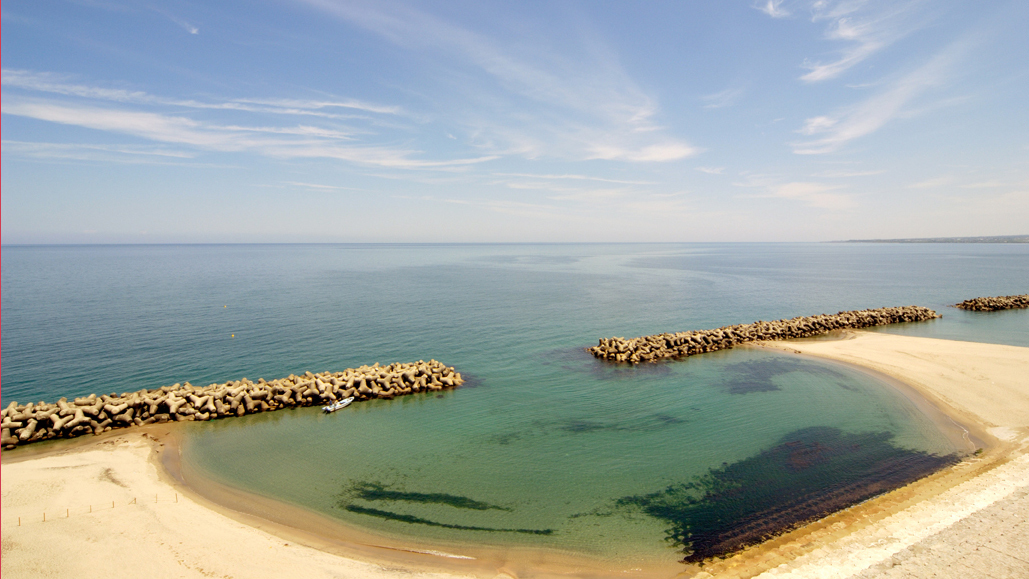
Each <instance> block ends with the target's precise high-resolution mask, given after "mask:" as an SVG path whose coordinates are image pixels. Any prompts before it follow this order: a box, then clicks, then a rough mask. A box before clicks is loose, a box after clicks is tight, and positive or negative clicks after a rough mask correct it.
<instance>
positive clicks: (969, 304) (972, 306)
mask: <svg viewBox="0 0 1029 579" xmlns="http://www.w3.org/2000/svg"><path fill="white" fill-rule="evenodd" d="M954 307H955V308H961V309H963V310H972V311H973V312H995V311H997V310H1014V309H1018V308H1029V294H1023V295H1020V296H997V297H992V298H973V299H970V300H965V301H963V302H961V303H960V304H954Z"/></svg>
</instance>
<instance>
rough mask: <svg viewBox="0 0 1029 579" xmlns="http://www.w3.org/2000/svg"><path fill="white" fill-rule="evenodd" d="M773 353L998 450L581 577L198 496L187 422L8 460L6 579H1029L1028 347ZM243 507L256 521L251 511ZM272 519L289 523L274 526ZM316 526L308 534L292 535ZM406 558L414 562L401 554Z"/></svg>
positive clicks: (213, 486) (564, 564)
mask: <svg viewBox="0 0 1029 579" xmlns="http://www.w3.org/2000/svg"><path fill="white" fill-rule="evenodd" d="M769 346H770V347H777V348H782V349H786V350H787V351H793V352H797V353H802V354H804V355H812V356H820V357H825V358H828V359H832V360H836V361H839V362H844V363H848V364H854V365H858V366H861V367H863V368H867V369H870V370H871V371H875V372H879V373H882V374H884V375H886V376H890V377H892V378H894V379H896V380H900V381H902V382H903V383H904V384H906V385H907V386H908V387H910V388H911V389H913V390H915V391H917V393H918V394H920V395H921V396H924V397H925V400H927V401H928V402H929V403H931V404H933V405H935V406H937V407H938V408H939V409H940V410H942V411H943V412H945V413H946V414H947V415H948V416H951V417H953V418H954V419H955V420H956V421H958V422H960V423H961V424H963V425H965V426H967V427H968V428H969V430H970V431H971V432H970V435H971V439H970V440H973V441H975V442H974V444H977V445H979V444H984V445H985V447H986V448H985V451H984V452H983V453H982V454H981V455H979V456H973V457H971V458H969V459H968V460H965V461H963V462H962V463H960V464H959V465H957V466H955V467H952V468H948V469H945V470H944V471H941V472H938V473H936V474H934V475H932V476H930V477H927V478H925V479H922V480H920V481H918V482H916V483H913V484H911V485H908V486H906V487H904V488H901V489H898V490H896V491H893V492H891V493H888V494H886V495H883V496H881V497H878V498H876V499H873V500H870V501H867V502H865V503H862V504H860V505H857V506H855V507H852V508H850V509H847V510H845V511H842V512H840V513H837V514H834V515H832V516H830V517H827V518H826V519H823V520H820V521H818V522H816V523H813V524H811V525H808V526H806V527H803V528H802V529H798V530H796V531H794V532H791V533H788V534H786V535H783V536H780V537H777V538H774V539H772V540H770V541H767V542H766V543H764V544H762V545H759V546H757V547H754V548H751V549H748V550H747V551H744V552H743V553H740V554H738V555H735V556H733V557H730V558H727V559H724V560H718V561H714V562H710V563H708V564H706V565H705V566H703V567H699V566H688V567H687V566H683V565H678V564H675V565H669V566H668V567H667V568H661V569H657V568H650V569H647V570H642V569H641V570H636V569H634V568H633V567H631V566H611V567H606V566H604V565H597V566H581V565H578V564H577V563H576V558H575V557H571V556H568V557H565V556H563V555H562V554H561V553H547V552H539V551H537V552H521V553H514V554H512V557H511V559H510V560H505V559H503V558H499V557H498V556H497V555H496V554H495V553H493V554H491V553H489V552H488V551H486V550H476V549H474V548H460V547H457V548H454V549H452V550H450V549H448V548H433V547H432V546H421V545H395V544H387V543H383V542H382V541H380V539H381V538H376V537H373V536H370V535H362V534H360V533H355V532H354V531H353V530H352V529H345V528H343V527H342V526H341V525H339V524H338V523H336V522H334V521H331V520H329V519H328V518H326V517H311V516H310V515H311V514H310V513H307V512H306V511H303V510H302V509H300V508H299V507H296V508H294V507H290V506H288V505H287V506H285V507H283V506H282V505H279V504H278V503H275V502H274V501H270V500H268V501H262V500H259V498H254V499H255V500H252V501H251V500H248V501H242V503H245V504H241V502H233V501H231V500H230V497H231V495H233V494H234V491H226V490H225V489H221V491H219V488H218V485H217V483H214V482H213V481H208V482H207V483H205V484H199V483H198V482H197V480H195V475H194V474H192V473H190V471H189V468H188V465H187V466H186V467H185V468H184V467H183V465H180V464H178V451H177V445H176V437H175V434H176V430H177V429H176V427H175V425H160V426H158V425H155V426H152V427H145V428H141V429H133V430H127V431H117V432H112V433H108V434H106V435H104V436H101V437H97V438H93V439H92V440H83V441H74V442H65V443H58V444H51V445H46V444H41V445H40V448H38V449H31V448H30V449H18V450H17V451H15V452H10V453H8V452H5V453H3V457H2V478H3V491H2V495H3V505H2V513H3V541H2V543H3V567H4V572H5V574H8V573H9V574H10V576H12V577H30V576H31V577H36V576H47V575H57V574H61V575H70V576H76V577H101V576H103V577H122V576H124V577H130V576H132V577H135V576H138V575H139V574H141V573H144V572H145V573H146V574H147V575H153V576H156V577H164V576H168V577H171V576H174V577H211V576H222V577H244V576H245V577H258V578H261V577H273V576H274V577H280V576H295V575H303V576H309V577H321V576H325V577H339V576H345V577H359V578H364V577H399V576H404V577H412V576H420V577H448V576H449V577H452V576H474V577H494V576H497V575H501V576H510V577H528V576H536V577H549V576H554V577H557V576H562V577H569V576H598V575H606V576H612V575H618V576H630V577H632V576H650V575H655V576H674V575H676V574H680V575H682V576H696V577H712V576H713V577H752V576H756V575H761V574H762V573H763V574H764V575H765V576H769V577H770V576H772V575H775V576H779V575H783V576H791V577H851V576H859V577H877V576H884V577H886V576H888V577H930V576H933V575H934V574H937V575H941V576H949V575H954V576H968V575H969V574H977V575H981V576H996V577H1004V576H1029V554H1027V552H1026V548H1025V547H1023V546H1022V545H1029V526H1027V524H1026V523H1025V521H1026V516H1025V514H1026V511H1029V508H1027V498H1026V497H1027V495H1029V454H1027V453H1026V449H1027V444H1029V381H1027V380H1026V378H1025V376H1029V348H1016V347H1010V346H997V345H992V344H973V343H967V342H950V341H944V340H930V339H925V338H911V337H906V336H892V335H889V334H880V333H875V332H848V333H847V334H846V336H845V338H844V339H841V340H835V341H826V340H798V341H793V342H783V343H771V344H770V345H769ZM186 483H189V484H186ZM190 485H193V486H195V487H197V488H196V490H200V491H202V492H201V493H198V492H195V490H194V489H192V488H190ZM200 487H203V488H200ZM252 498H253V497H252ZM112 505H113V506H112ZM243 507H246V508H247V511H248V512H246V513H244V512H242V511H239V510H235V509H237V508H243ZM273 512H276V513H277V516H276V517H275V518H277V519H278V520H277V521H272V520H269V519H268V518H265V517H266V516H271V513H273ZM44 513H45V514H46V521H45V522H44V521H43V514H44ZM283 513H286V514H285V515H283ZM19 517H20V525H19ZM301 518H303V519H305V520H304V522H303V524H302V525H297V526H292V525H290V524H289V523H290V521H291V520H293V521H296V520H298V519H301ZM299 527H302V528H299ZM341 537H345V539H342V538H341ZM404 547H410V549H409V550H407V551H403V550H398V549H402V548H404ZM417 551H435V552H417ZM962 553H963V554H964V555H961V554H962ZM980 555H981V556H980ZM977 556H978V558H976V557H977ZM462 557H471V558H462ZM590 567H592V568H590ZM958 571H962V572H961V573H958Z"/></svg>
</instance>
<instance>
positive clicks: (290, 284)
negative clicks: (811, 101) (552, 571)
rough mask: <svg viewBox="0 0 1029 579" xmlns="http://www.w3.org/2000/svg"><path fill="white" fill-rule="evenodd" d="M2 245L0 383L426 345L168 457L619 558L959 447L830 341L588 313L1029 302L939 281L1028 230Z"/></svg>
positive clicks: (1026, 248)
mask: <svg viewBox="0 0 1029 579" xmlns="http://www.w3.org/2000/svg"><path fill="white" fill-rule="evenodd" d="M2 268H3V271H2V274H3V293H2V299H3V303H2V311H3V360H2V361H3V390H2V397H3V404H5V405H6V404H7V403H9V402H10V401H12V400H18V401H20V402H27V401H29V400H33V401H35V400H53V399H55V398H57V397H60V396H69V397H71V396H78V395H84V394H88V393H91V392H97V393H105V392H123V391H132V390H137V389H140V388H155V387H158V386H162V385H166V384H171V383H175V382H185V381H190V382H192V383H193V384H208V383H212V382H224V381H226V380H232V379H239V378H242V377H244V376H245V377H248V378H250V379H253V380H256V379H257V378H259V377H265V378H269V379H270V378H276V377H283V376H286V375H289V374H290V373H302V372H304V371H307V370H311V371H315V372H318V371H324V370H342V369H344V368H347V367H354V366H359V365H362V364H370V363H373V362H380V363H389V362H393V361H414V360H419V359H425V360H428V359H430V358H435V359H437V360H440V361H443V362H445V363H446V364H448V365H453V366H456V367H457V369H458V370H459V371H460V372H462V374H463V375H465V376H466V377H467V378H469V383H468V385H467V386H466V387H462V388H459V389H457V390H455V391H452V392H448V393H445V394H443V395H441V396H436V395H417V396H411V397H406V398H401V399H396V400H392V401H376V402H370V403H363V404H359V405H355V406H354V407H352V408H351V409H348V410H346V411H344V412H341V413H338V414H335V415H331V416H323V415H321V414H319V413H318V411H317V409H313V408H309V409H300V410H293V411H280V412H276V413H272V414H267V415H256V416H250V417H244V418H241V419H234V420H225V421H217V422H211V423H191V424H189V425H187V428H186V430H187V431H188V438H189V440H188V443H187V444H186V445H185V448H184V458H185V459H186V460H187V461H189V462H190V463H192V464H194V465H195V466H196V467H197V468H199V469H201V470H202V471H204V472H206V473H208V474H209V476H211V477H213V478H215V479H217V480H220V481H223V482H225V483H227V484H229V485H233V486H237V487H240V488H244V489H247V490H249V491H252V492H255V493H259V494H262V495H266V496H269V497H276V498H279V499H283V500H285V501H288V502H290V503H293V504H296V505H299V506H302V507H305V508H309V509H313V510H316V511H320V512H323V513H326V514H328V515H330V516H332V517H336V518H338V519H341V520H343V521H345V522H346V523H347V524H350V525H355V526H359V527H362V528H365V529H368V530H370V531H372V532H375V533H381V534H384V535H389V536H393V537H398V536H399V537H404V536H409V537H414V538H417V539H419V540H422V541H429V542H433V541H435V542H438V543H440V544H459V543H475V544H486V545H495V546H497V547H498V548H504V547H505V546H507V545H529V546H535V547H541V548H553V549H561V550H564V551H569V552H573V553H580V554H588V555H590V556H593V557H606V558H611V559H618V560H626V561H628V560H632V559H633V558H638V557H651V558H654V559H658V558H662V557H664V558H682V557H683V556H692V557H696V558H699V557H702V556H706V555H711V554H717V553H719V552H722V551H724V550H726V549H731V548H733V547H734V546H738V545H740V544H745V543H747V542H748V541H750V540H752V537H750V538H748V535H747V533H748V532H749V533H751V534H753V535H754V536H760V534H761V533H763V532H766V531H774V530H775V529H776V525H779V526H780V527H781V526H789V525H790V524H792V523H793V522H796V521H798V520H804V519H805V518H810V517H812V516H817V515H818V514H819V513H821V512H823V511H824V510H832V509H834V508H839V507H840V506H843V505H846V504H852V503H853V502H855V501H858V500H862V499H863V498H867V496H870V495H869V493H871V492H872V491H871V490H869V489H870V488H871V486H870V484H869V483H870V481H882V480H887V481H891V482H893V483H895V484H901V483H902V482H904V481H906V480H910V479H911V478H913V477H917V476H920V475H922V474H925V473H926V472H930V471H931V470H933V469H935V468H939V467H940V466H942V465H944V464H947V463H948V462H949V461H952V460H954V458H955V457H956V456H958V455H959V454H960V453H961V452H965V451H967V449H966V448H960V447H959V445H956V444H955V443H954V442H953V441H952V439H951V438H949V437H948V436H945V435H944V433H941V432H940V429H939V428H938V426H937V424H936V423H934V422H933V421H931V420H930V419H929V418H928V417H926V416H925V415H924V414H923V413H922V412H921V411H919V410H918V408H917V407H915V406H914V405H913V404H912V403H911V402H910V401H909V400H908V399H906V398H905V397H904V396H903V395H901V394H900V393H898V392H896V391H895V390H893V389H892V388H890V387H888V386H886V385H884V384H882V383H880V382H878V381H876V380H874V379H871V378H869V377H867V376H866V375H864V374H860V373H857V372H854V371H851V370H849V369H846V368H842V367H839V366H835V365H831V364H828V363H820V362H813V361H808V360H799V359H796V358H793V357H789V356H785V355H779V354H773V353H768V352H761V351H753V350H749V349H738V350H733V351H727V352H720V353H715V354H710V355H705V356H700V357H695V358H691V359H689V360H686V361H681V362H672V363H663V364H653V365H647V366H641V367H636V368H630V367H624V366H615V365H610V364H606V363H601V362H598V361H595V360H593V359H592V358H590V357H589V356H587V355H586V354H585V353H584V352H583V348H584V347H586V346H590V345H593V344H595V343H596V340H597V338H599V337H609V336H624V337H631V336H637V335H643V334H652V333H659V332H664V331H679V330H688V329H702V328H713V327H718V326H723V325H728V324H736V323H746V322H752V321H756V320H759V319H763V320H773V319H779V318H785V317H793V316H798V315H811V314H817V313H834V312H837V311H840V310H850V309H864V308H874V307H882V306H897V305H912V304H914V305H922V306H928V307H931V308H934V309H936V310H937V311H939V312H941V313H943V315H944V317H943V318H942V319H940V320H936V321H932V322H924V323H918V324H908V325H904V326H897V327H890V328H884V329H882V330H880V331H886V332H896V333H903V334H911V335H920V336H930V337H937V338H948V339H958V340H972V341H983V342H994V343H1004V344H1013V345H1020V346H1029V311H1025V310H1021V311H1011V312H1001V313H992V314H981V313H969V312H964V311H961V310H957V309H954V308H950V307H947V306H948V305H949V304H953V303H956V302H958V301H961V300H963V299H966V298H971V297H976V296H983V295H1005V294H1015V293H1026V292H1027V291H1029V245H976V244H967V245H965V244H939V245H932V244H925V245H893V244H613V245H600V244H585V245H563V244H562V245H267V246H262V245H225V246H194V245H185V246H74V247H70V246H61V247H41V246H40V247H37V246H32V247H19V246H13V247H4V248H3V261H2ZM741 529H743V530H741ZM747 529H749V531H748V530H747ZM691 553H692V555H691Z"/></svg>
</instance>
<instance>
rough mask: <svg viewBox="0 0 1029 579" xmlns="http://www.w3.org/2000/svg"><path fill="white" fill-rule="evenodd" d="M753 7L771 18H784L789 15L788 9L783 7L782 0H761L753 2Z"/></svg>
mask: <svg viewBox="0 0 1029 579" xmlns="http://www.w3.org/2000/svg"><path fill="white" fill-rule="evenodd" d="M754 8H757V9H758V10H760V11H762V12H764V13H765V14H767V15H769V16H771V17H772V18H785V17H787V16H789V15H790V13H789V11H787V10H786V9H785V8H783V0H763V1H761V2H757V3H755V4H754Z"/></svg>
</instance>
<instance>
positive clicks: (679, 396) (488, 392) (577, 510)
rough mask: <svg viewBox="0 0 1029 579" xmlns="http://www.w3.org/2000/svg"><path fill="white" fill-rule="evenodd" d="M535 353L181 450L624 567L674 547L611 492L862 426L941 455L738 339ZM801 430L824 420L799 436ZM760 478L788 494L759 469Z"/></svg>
mask: <svg viewBox="0 0 1029 579" xmlns="http://www.w3.org/2000/svg"><path fill="white" fill-rule="evenodd" d="M537 364H538V366H537V367H536V370H535V371H534V372H532V373H531V374H529V375H525V376H523V377H522V378H520V379H518V378H515V377H514V376H511V377H509V378H506V379H502V380H494V379H490V380H489V381H488V384H481V385H480V386H479V387H472V388H459V389H457V390H455V391H452V392H448V393H445V394H442V395H417V396H412V397H406V398H400V399H396V400H392V401H375V402H369V403H364V404H358V405H356V406H354V407H352V408H351V409H347V410H346V411H343V412H339V413H337V414H334V415H322V414H319V413H318V412H317V410H316V409H303V410H294V411H285V412H277V413H273V414H268V415H257V416H253V417H245V418H243V419H241V420H233V421H221V422H211V423H203V424H196V425H192V429H191V436H190V442H189V444H188V445H187V447H186V449H185V455H184V456H185V457H186V459H187V460H189V461H191V462H192V463H194V464H195V465H197V466H199V467H200V468H201V469H203V470H206V471H208V472H209V473H211V474H212V475H213V476H215V477H216V478H217V479H219V480H221V481H223V482H227V483H229V484H231V485H237V486H241V487H243V488H247V489H249V490H252V491H255V492H257V493H260V494H263V495H267V496H271V497H281V498H286V499H287V500H289V501H290V502H293V503H295V504H298V505H301V506H304V507H307V508H311V509H314V510H318V511H321V512H324V513H327V514H329V515H331V516H334V517H338V518H339V519H342V520H344V521H346V522H348V523H351V524H354V525H358V526H361V527H365V528H368V529H371V530H375V531H378V532H381V533H385V534H387V535H410V536H416V537H419V538H421V539H428V540H430V542H431V541H440V542H442V543H452V542H457V543H461V542H469V543H480V544H481V543H486V544H493V545H510V544H530V545H537V546H546V547H551V548H559V549H567V550H572V551H575V552H580V553H588V554H591V555H594V556H597V555H599V556H603V557H610V558H614V559H624V560H632V559H634V558H639V557H646V558H655V559H657V558H661V557H669V558H671V557H676V556H679V555H677V551H678V550H680V549H682V547H683V544H682V542H681V541H671V542H669V541H667V540H666V536H667V534H668V533H669V532H671V531H673V529H674V527H675V523H673V522H670V521H668V520H667V519H662V518H658V517H654V516H650V515H648V514H646V513H645V512H640V511H634V510H632V509H617V508H615V507H616V504H617V501H618V500H619V499H622V498H624V497H631V496H634V495H640V494H646V493H652V492H655V491H660V490H661V489H664V488H665V487H668V486H670V485H681V484H684V483H689V482H691V481H694V480H695V479H696V478H697V477H702V476H704V475H707V474H709V471H710V470H711V469H718V468H721V467H722V466H723V463H728V464H732V463H737V462H741V461H746V460H748V459H753V457H755V456H757V455H759V454H760V453H762V452H763V451H767V450H768V449H769V448H771V447H774V446H776V445H777V444H782V443H783V442H790V441H792V440H793V439H792V438H791V437H800V438H804V439H805V440H806V439H807V438H811V437H812V436H813V437H814V438H813V440H814V442H823V443H825V444H833V442H832V439H833V437H834V436H835V435H836V433H837V432H842V433H848V434H851V435H859V434H864V435H867V434H869V433H873V434H875V435H879V436H881V437H882V440H881V441H878V442H879V443H880V444H879V446H878V447H876V448H875V449H874V452H875V453H877V460H879V461H885V460H899V461H901V463H904V464H906V461H914V460H915V459H917V458H924V454H920V453H931V454H933V455H937V456H940V455H947V454H950V453H953V452H955V451H957V450H958V449H956V448H955V447H954V446H953V445H952V443H951V442H949V441H948V440H947V439H946V438H945V437H944V436H942V435H941V434H940V432H939V431H938V430H937V428H936V426H935V425H934V424H933V423H931V422H930V421H929V420H928V419H927V418H926V417H925V416H924V415H923V414H921V412H919V411H918V410H917V409H916V408H915V407H914V406H913V405H912V404H911V403H910V402H909V401H908V400H907V399H905V398H904V397H903V396H901V395H900V394H898V393H897V392H895V391H893V390H892V389H890V388H889V387H885V386H884V385H883V384H881V383H878V382H876V381H874V380H871V379H869V378H868V377H866V376H865V375H862V374H858V373H855V372H852V371H850V370H848V369H845V368H841V367H835V366H830V365H827V364H822V363H818V362H809V361H806V360H800V359H797V358H794V357H788V356H784V355H778V354H771V353H765V352H758V351H750V350H737V351H732V352H726V353H717V354H712V355H707V356H701V357H697V358H692V359H690V360H688V361H685V362H679V363H670V364H660V365H652V366H644V367H638V368H628V367H615V366H610V365H608V364H605V363H601V362H598V361H595V360H593V359H592V358H589V357H587V356H586V355H585V354H584V353H578V352H569V351H558V352H552V353H551V354H550V355H549V356H543V357H540V358H539V359H537ZM240 422H243V423H245V424H246V427H245V428H241V427H240V426H242V424H238V423H240ZM809 427H828V430H827V431H826V432H819V433H815V434H814V435H811V434H807V435H805V434H803V433H801V432H800V431H803V430H804V429H806V428H809ZM800 438H798V440H799V439H800ZM823 439H824V440H823ZM884 443H886V444H884ZM915 466H917V465H915ZM831 468H832V472H831V473H830V474H829V475H828V482H831V481H834V480H841V481H842V480H845V479H850V478H853V477H857V478H861V476H862V475H861V473H860V472H859V473H855V472H852V470H854V469H855V468H860V467H857V466H854V465H849V464H847V463H846V462H845V461H844V462H842V463H839V464H834V465H831ZM762 472H766V473H767V476H768V477H770V480H778V481H779V484H781V485H783V488H785V489H787V490H790V489H792V490H793V491H796V492H799V490H798V487H797V485H799V484H800V483H799V482H791V481H792V479H789V477H786V478H785V479H784V478H783V475H782V473H776V472H774V469H773V468H772V467H767V468H765V469H764V471H762ZM912 472H914V473H916V474H913V475H911V476H912V477H913V476H916V475H917V474H925V472H924V471H919V470H917V468H916V470H915V471H912ZM787 474H789V473H787ZM872 474H875V473H872ZM865 476H866V478H868V476H870V475H869V474H868V473H865ZM902 478H903V477H902ZM828 482H827V483H826V484H827V485H828ZM826 488H828V486H826ZM863 498H865V497H863ZM468 505H473V506H477V507H481V508H469V506H468ZM774 506H775V505H772V507H774ZM713 508H715V510H719V509H722V510H725V511H726V512H731V511H732V508H729V506H728V505H715V506H714V507H713ZM789 522H790V521H785V522H783V524H787V523H789Z"/></svg>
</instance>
